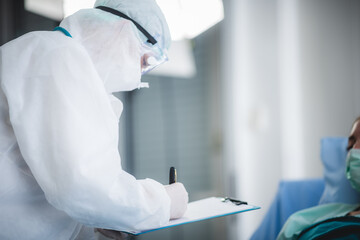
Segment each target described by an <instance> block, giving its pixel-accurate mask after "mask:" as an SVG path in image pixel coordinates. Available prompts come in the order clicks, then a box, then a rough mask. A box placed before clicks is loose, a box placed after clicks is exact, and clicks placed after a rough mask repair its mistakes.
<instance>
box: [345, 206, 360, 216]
mask: <svg viewBox="0 0 360 240" xmlns="http://www.w3.org/2000/svg"><path fill="white" fill-rule="evenodd" d="M359 214H360V207H358V208H357V209H355V210H354V211H352V212H349V213H348V214H347V215H346V216H355V215H359Z"/></svg>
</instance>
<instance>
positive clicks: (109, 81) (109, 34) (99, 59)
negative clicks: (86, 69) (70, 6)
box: [62, 9, 147, 93]
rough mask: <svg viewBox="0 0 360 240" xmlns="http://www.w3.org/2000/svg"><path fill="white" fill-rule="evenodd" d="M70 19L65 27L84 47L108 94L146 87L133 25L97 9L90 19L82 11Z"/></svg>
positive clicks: (140, 52)
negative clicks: (142, 80) (142, 79)
mask: <svg viewBox="0 0 360 240" xmlns="http://www.w3.org/2000/svg"><path fill="white" fill-rule="evenodd" d="M82 15H84V16H82ZM71 18H76V19H74V20H72V19H71ZM68 19H70V21H69V20H65V21H63V22H62V25H63V26H64V28H66V29H67V30H69V31H70V32H73V33H74V34H73V37H74V38H75V39H77V40H79V41H80V42H81V44H82V45H83V46H84V47H85V49H86V51H87V52H88V54H89V55H90V58H91V59H92V62H93V63H94V66H95V68H96V70H97V72H98V74H99V76H100V78H101V79H102V80H103V82H104V85H105V88H106V91H107V92H108V93H113V92H120V91H132V90H134V89H137V88H141V87H146V86H147V85H146V84H144V83H141V55H142V51H141V43H140V41H139V39H138V37H137V36H136V34H135V31H138V30H137V29H136V27H135V26H134V24H133V23H132V22H130V21H128V20H120V21H119V17H117V16H112V15H111V14H101V12H100V11H98V10H95V9H94V13H93V16H92V17H91V18H89V17H87V15H86V12H85V11H84V12H82V11H81V10H80V11H79V12H78V13H77V14H76V15H75V16H70V17H69V18H68Z"/></svg>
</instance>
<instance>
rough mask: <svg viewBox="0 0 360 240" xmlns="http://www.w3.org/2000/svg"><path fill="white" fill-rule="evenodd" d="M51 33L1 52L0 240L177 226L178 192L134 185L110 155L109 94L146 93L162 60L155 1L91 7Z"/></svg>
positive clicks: (114, 120) (181, 208) (161, 25)
mask: <svg viewBox="0 0 360 240" xmlns="http://www.w3.org/2000/svg"><path fill="white" fill-rule="evenodd" d="M99 6H102V7H100V8H97V7H99ZM119 12H120V13H119ZM57 30H59V31H38V32H31V33H28V34H25V35H23V36H21V37H19V38H17V39H15V40H13V41H11V42H9V43H7V44H5V45H3V46H2V47H1V48H0V84H1V85H0V239H2V240H5V239H36V240H39V239H76V238H77V237H78V235H79V232H80V231H81V229H84V226H86V227H87V228H88V229H90V227H91V229H92V228H100V229H112V230H119V231H128V230H132V229H135V230H136V229H146V228H153V227H159V226H161V225H162V224H165V223H167V222H168V221H169V219H171V218H178V217H181V216H182V215H183V214H184V212H185V210H186V206H187V202H188V194H187V192H186V190H185V188H184V186H183V185H182V184H181V183H175V184H171V185H167V186H164V185H162V184H160V183H159V182H156V181H154V180H152V179H143V180H137V179H135V178H134V177H133V176H132V175H130V174H128V173H126V172H125V171H123V170H122V168H121V160H120V156H119V152H118V121H119V117H120V115H121V112H122V103H121V102H120V101H119V100H118V99H117V98H115V97H114V96H113V95H112V93H113V92H118V91H131V90H133V89H137V88H141V87H144V86H146V84H145V83H142V82H141V80H140V79H141V74H142V73H145V72H147V71H149V70H151V69H152V68H153V67H155V66H157V65H159V64H161V63H162V62H164V61H166V60H167V57H166V50H167V49H168V48H169V45H170V35H169V30H168V27H167V24H166V21H165V19H164V16H163V15H162V13H161V11H160V9H159V8H158V6H157V5H156V3H155V1H154V0H97V1H96V3H95V7H94V8H93V9H83V10H80V11H78V12H76V13H75V14H73V15H71V16H69V17H67V18H65V19H64V20H63V21H62V22H61V24H60V27H59V28H57ZM92 230H93V229H92Z"/></svg>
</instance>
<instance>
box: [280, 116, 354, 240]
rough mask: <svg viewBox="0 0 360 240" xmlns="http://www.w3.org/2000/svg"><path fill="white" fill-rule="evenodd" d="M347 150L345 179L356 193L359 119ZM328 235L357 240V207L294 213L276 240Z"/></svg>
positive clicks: (337, 206)
mask: <svg viewBox="0 0 360 240" xmlns="http://www.w3.org/2000/svg"><path fill="white" fill-rule="evenodd" d="M347 150H348V156H347V159H346V164H347V166H346V176H347V178H348V179H349V181H350V183H351V185H352V187H353V188H355V189H356V190H357V191H360V117H358V118H357V119H356V120H355V122H354V124H353V127H352V130H351V132H350V136H349V142H348V147H347ZM344 174H345V173H344ZM340 226H341V229H340ZM335 229H337V230H335ZM330 230H333V231H330ZM346 231H347V232H346ZM326 234H328V235H326ZM330 234H333V235H331V236H335V237H334V238H336V239H344V236H345V235H346V236H347V238H346V239H360V203H359V204H355V205H354V204H345V203H330V204H323V205H319V206H316V207H312V208H308V209H304V210H301V211H299V212H296V213H294V214H293V215H291V216H290V217H289V219H288V220H287V221H286V223H285V224H284V226H283V228H282V229H281V231H280V233H279V235H278V237H277V239H278V240H282V239H314V238H316V237H320V238H321V239H332V237H329V235H330ZM325 235H326V236H325ZM349 236H350V238H349Z"/></svg>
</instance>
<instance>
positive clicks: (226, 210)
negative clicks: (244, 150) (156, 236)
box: [123, 197, 260, 235]
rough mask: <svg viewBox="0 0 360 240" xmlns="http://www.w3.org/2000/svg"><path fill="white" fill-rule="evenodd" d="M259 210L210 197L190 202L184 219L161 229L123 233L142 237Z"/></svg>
mask: <svg viewBox="0 0 360 240" xmlns="http://www.w3.org/2000/svg"><path fill="white" fill-rule="evenodd" d="M257 209H260V207H257V206H252V205H248V204H247V203H246V202H242V201H239V200H235V199H231V198H220V197H209V198H204V199H201V200H198V201H194V202H190V203H189V204H188V207H187V210H186V212H185V214H184V216H183V217H182V218H179V219H175V220H171V221H169V222H168V223H167V224H165V225H163V226H161V227H159V228H154V229H144V230H141V231H123V232H126V233H129V234H131V235H141V234H144V233H148V232H153V231H157V230H161V229H165V228H170V227H175V226H179V225H183V224H187V223H193V222H198V221H203V220H207V219H212V218H217V217H223V216H228V215H233V214H237V213H241V212H247V211H252V210H257Z"/></svg>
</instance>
